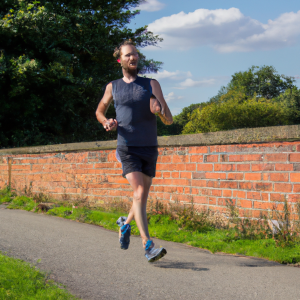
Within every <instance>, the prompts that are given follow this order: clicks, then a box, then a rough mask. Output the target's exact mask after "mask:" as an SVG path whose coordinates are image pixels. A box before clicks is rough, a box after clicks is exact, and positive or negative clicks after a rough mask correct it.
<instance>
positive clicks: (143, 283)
mask: <svg viewBox="0 0 300 300" xmlns="http://www.w3.org/2000/svg"><path fill="white" fill-rule="evenodd" d="M155 242H156V244H157V245H163V246H164V247H165V248H166V249H167V250H168V254H167V255H166V256H165V257H164V258H163V259H161V260H160V261H159V262H156V263H154V264H149V263H148V262H147V261H146V258H145V257H144V251H143V249H142V247H141V241H140V239H139V238H138V237H132V238H131V244H130V248H129V250H127V251H123V250H121V249H120V248H119V242H118V234H117V233H115V232H111V231H108V230H105V229H103V228H101V227H98V226H94V225H88V224H82V223H77V222H74V221H69V220H65V219H61V218H57V217H51V216H48V215H42V214H35V213H31V212H25V211H21V210H8V209H4V207H3V206H0V251H6V252H7V254H8V255H10V256H13V257H17V258H20V259H23V260H25V261H28V262H31V263H34V264H37V265H38V266H39V268H40V269H42V270H47V271H51V272H52V278H53V279H54V280H56V281H58V282H61V283H63V284H65V285H66V286H67V287H68V289H69V290H70V291H71V292H72V293H73V294H75V295H77V296H79V297H81V298H82V299H101V300H102V299H110V300H111V299H129V300H135V299H184V300H189V299H193V300H194V299H210V300H212V299H230V300H232V299H243V300H244V299H263V300H267V299H276V300H280V299H285V300H286V299H289V300H293V299H300V268H293V267H288V266H282V265H280V264H277V263H274V262H268V261H265V260H260V259H252V258H245V257H235V256H231V255H214V254H211V253H209V252H208V251H203V250H199V249H196V248H191V247H188V246H185V245H181V244H177V243H171V242H165V241H160V240H156V241H155ZM38 259H41V262H40V263H37V260H38Z"/></svg>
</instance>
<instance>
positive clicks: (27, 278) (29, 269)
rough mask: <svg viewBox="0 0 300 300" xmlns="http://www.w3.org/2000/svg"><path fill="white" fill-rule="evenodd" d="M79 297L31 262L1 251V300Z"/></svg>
mask: <svg viewBox="0 0 300 300" xmlns="http://www.w3.org/2000/svg"><path fill="white" fill-rule="evenodd" d="M9 299H12V300H13V299H15V300H31V299H32V300H33V299H43V300H47V299H49V300H50V299H51V300H65V299H66V300H67V299H78V298H76V297H74V296H72V295H71V294H70V293H69V292H68V291H66V290H65V289H64V288H63V287H62V286H59V285H57V284H56V283H55V282H53V281H51V280H47V275H46V274H44V273H42V272H40V271H39V270H38V269H36V268H35V267H33V266H31V265H30V264H29V263H26V262H24V261H21V260H19V259H14V258H11V257H8V256H5V255H3V254H2V253H0V300H9Z"/></svg>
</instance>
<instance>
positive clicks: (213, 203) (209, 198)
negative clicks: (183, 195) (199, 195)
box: [208, 197, 217, 205]
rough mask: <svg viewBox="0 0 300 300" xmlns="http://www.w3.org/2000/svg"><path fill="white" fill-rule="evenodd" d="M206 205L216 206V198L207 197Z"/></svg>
mask: <svg viewBox="0 0 300 300" xmlns="http://www.w3.org/2000/svg"><path fill="white" fill-rule="evenodd" d="M208 204H209V205H216V204H217V198H216V197H208Z"/></svg>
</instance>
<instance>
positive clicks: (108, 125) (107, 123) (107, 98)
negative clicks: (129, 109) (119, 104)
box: [96, 83, 118, 131]
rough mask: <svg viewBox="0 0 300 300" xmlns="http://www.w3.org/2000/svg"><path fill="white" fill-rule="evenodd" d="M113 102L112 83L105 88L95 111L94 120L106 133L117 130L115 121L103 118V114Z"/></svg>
mask: <svg viewBox="0 0 300 300" xmlns="http://www.w3.org/2000/svg"><path fill="white" fill-rule="evenodd" d="M112 100H113V96H112V83H109V84H108V85H107V86H106V89H105V93H104V95H103V98H102V99H101V101H100V103H99V105H98V107H97V110H96V118H97V120H98V121H99V123H101V124H102V125H103V127H104V128H105V129H106V131H110V130H114V129H116V128H117V125H118V123H117V120H113V119H109V120H107V118H106V117H105V114H106V112H107V110H108V108H109V105H110V104H111V102H112Z"/></svg>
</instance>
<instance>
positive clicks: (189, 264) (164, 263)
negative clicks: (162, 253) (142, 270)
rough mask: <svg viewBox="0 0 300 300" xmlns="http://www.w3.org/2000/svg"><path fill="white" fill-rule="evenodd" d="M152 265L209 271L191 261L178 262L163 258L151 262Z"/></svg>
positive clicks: (164, 267)
mask: <svg viewBox="0 0 300 300" xmlns="http://www.w3.org/2000/svg"><path fill="white" fill-rule="evenodd" d="M153 265H154V266H155V267H157V268H163V269H184V270H192V271H209V269H208V268H197V267H196V266H195V264H194V263H192V262H178V261H170V260H166V259H164V260H163V261H158V262H155V263H153Z"/></svg>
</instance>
